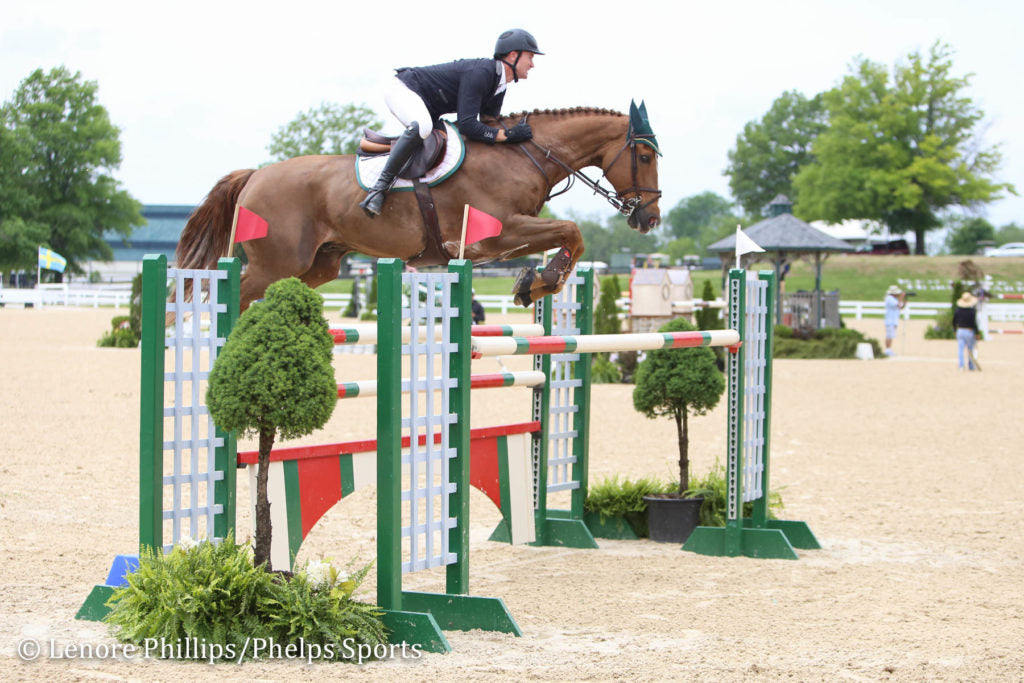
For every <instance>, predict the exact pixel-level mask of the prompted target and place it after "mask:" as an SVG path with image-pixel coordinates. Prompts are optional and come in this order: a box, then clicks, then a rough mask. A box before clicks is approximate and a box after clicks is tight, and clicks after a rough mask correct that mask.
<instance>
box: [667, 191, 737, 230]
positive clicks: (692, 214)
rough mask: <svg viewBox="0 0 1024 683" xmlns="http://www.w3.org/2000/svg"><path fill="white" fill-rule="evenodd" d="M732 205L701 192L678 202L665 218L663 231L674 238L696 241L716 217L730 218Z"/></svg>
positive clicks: (711, 193)
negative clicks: (686, 238)
mask: <svg viewBox="0 0 1024 683" xmlns="http://www.w3.org/2000/svg"><path fill="white" fill-rule="evenodd" d="M732 207H733V204H732V202H730V201H729V200H728V199H726V198H725V197H722V196H719V195H717V194H715V193H714V192H710V191H707V192H701V193H700V194H695V195H690V196H689V197H685V198H683V199H681V200H679V203H678V204H676V205H675V206H673V207H672V208H671V209H670V210H669V212H668V215H667V216H666V217H665V229H666V230H667V231H668V233H669V234H671V235H672V236H674V237H676V238H685V237H689V238H691V239H693V240H697V239H698V238H699V237H700V234H701V230H702V229H703V228H705V227H707V226H708V225H710V224H711V222H712V220H713V219H714V218H716V217H718V216H730V217H732Z"/></svg>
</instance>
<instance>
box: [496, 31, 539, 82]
mask: <svg viewBox="0 0 1024 683" xmlns="http://www.w3.org/2000/svg"><path fill="white" fill-rule="evenodd" d="M509 52H518V53H523V52H532V53H533V54H535V55H542V54H544V53H543V52H541V51H540V48H538V47H537V40H536V39H535V38H534V37H533V36H532V35H530V34H529V33H528V32H527V31H524V30H523V29H521V28H514V29H511V30H509V31H505V32H504V33H502V34H501V35H500V36H498V42H496V43H495V44H494V58H495V59H497V60H500V61H501V62H504V63H505V64H508V65H509V66H510V67H512V79H513V81H514V82H515V83H518V82H519V76H517V75H516V65H517V64H519V58H520V57H522V54H517V55H516V61H515V62H513V63H511V64H509V63H508V62H506V61H505V60H504V59H502V58H503V57H504V56H505V55H507V54H508V53H509Z"/></svg>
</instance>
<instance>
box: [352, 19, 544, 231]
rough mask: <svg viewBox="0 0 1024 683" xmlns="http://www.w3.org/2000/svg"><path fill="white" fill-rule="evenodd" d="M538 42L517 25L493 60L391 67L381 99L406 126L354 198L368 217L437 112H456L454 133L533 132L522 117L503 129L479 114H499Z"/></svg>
mask: <svg viewBox="0 0 1024 683" xmlns="http://www.w3.org/2000/svg"><path fill="white" fill-rule="evenodd" d="M542 54H544V53H543V52H541V51H540V48H538V47H537V41H536V40H535V39H534V37H533V36H532V35H530V34H529V33H528V32H526V31H524V30H523V29H521V28H514V29H511V30H509V31H505V32H504V33H502V34H501V35H500V36H498V40H497V42H496V43H495V45H494V58H493V59H459V60H456V61H454V62H446V63H444V64H435V65H433V66H418V67H402V68H400V69H396V72H395V77H394V78H393V79H391V81H390V83H389V85H388V89H387V92H386V93H385V95H384V101H385V103H386V104H387V106H388V110H389V111H390V112H391V114H392V115H393V116H394V117H395V118H396V119H398V120H399V122H401V124H402V125H403V126H405V131H404V132H403V133H402V134H401V136H399V138H398V140H396V141H395V143H394V144H393V145H392V146H391V153H390V155H389V156H388V160H387V162H386V163H385V164H384V170H383V171H381V174H380V177H379V178H378V179H377V182H376V183H375V184H374V185H373V187H371V188H370V189H369V190H368V191H367V194H366V198H365V199H363V201H361V202H359V206H360V207H362V209H363V211H365V212H366V215H368V216H369V217H370V218H375V217H377V216H379V215H380V213H381V211H382V210H383V208H384V198H385V196H386V195H387V192H388V190H390V189H391V186H392V185H394V183H395V179H396V178H397V177H398V174H399V173H401V172H402V169H403V168H404V167H405V165H406V164H407V163H408V162H409V160H410V159H412V157H413V154H415V152H416V150H418V149H419V148H420V147H422V146H423V141H424V140H426V139H427V137H428V136H429V135H430V131H431V130H432V129H434V128H442V129H443V124H442V123H441V122H440V117H441V116H442V115H443V114H455V115H456V121H457V123H458V126H459V133H461V134H462V135H463V136H464V137H466V138H469V139H470V140H479V141H481V142H486V143H488V144H494V143H495V142H508V143H516V142H525V141H526V140H529V139H530V138H532V137H533V131H532V130H530V124H528V123H526V121H521V122H519V123H517V124H515V125H514V126H511V127H510V128H508V129H507V130H505V129H503V128H492V127H491V126H488V125H486V124H484V123H482V122H481V121H480V116H481V115H484V116H494V117H497V116H499V115H500V114H501V104H502V102H503V100H504V99H505V88H506V87H507V86H508V84H509V83H510V82H512V83H518V82H519V79H523V80H525V79H526V78H527V76H528V75H529V73H530V69H532V68H533V56H534V55H542Z"/></svg>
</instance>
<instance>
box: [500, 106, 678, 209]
mask: <svg viewBox="0 0 1024 683" xmlns="http://www.w3.org/2000/svg"><path fill="white" fill-rule="evenodd" d="M523 120H524V121H525V120H526V119H525V118H524V119H523ZM529 142H530V143H531V144H532V145H533V146H534V147H536V148H537V150H539V151H540V152H541V153H542V154H543V155H544V159H546V160H548V161H551V162H552V163H554V164H555V165H556V166H559V167H560V168H561V169H562V170H563V171H565V172H566V174H567V177H566V185H565V187H563V188H562V189H561V190H559V191H558V192H553V191H552V190H554V184H553V183H551V181H550V180H548V174H547V172H546V171H545V170H544V167H543V166H542V165H541V164H540V162H539V161H537V159H536V158H534V156H533V155H532V154H530V150H528V149H527V148H526V145H524V144H520V145H519V149H521V150H523V153H524V154H525V155H526V156H527V158H528V159H529V160H530V161H532V162H533V165H534V166H536V167H537V170H538V171H540V172H541V174H543V176H544V179H545V180H547V181H548V192H547V197H546V198H545V199H544V203H546V202H549V201H551V200H552V199H553V198H555V197H557V196H559V195H562V194H565V193H566V192H568V191H569V189H570V188H572V186H573V184H575V182H576V180H579V181H580V182H581V183H583V184H584V185H586V186H587V187H589V188H590V189H591V190H593V191H594V194H599V195H601V196H602V197H604V198H605V200H606V201H607V202H608V203H609V204H611V205H612V206H613V207H615V210H616V211H618V212H619V213H620V214H622V215H623V216H625V217H626V218H629V217H631V216H632V215H633V214H634V213H636V212H638V211H642V210H644V209H646V208H647V207H648V206H650V205H651V204H653V203H654V202H656V201H658V199H659V198H661V190H659V189H658V188H656V187H642V186H641V185H640V183H639V181H638V180H637V174H638V173H639V169H638V161H637V154H638V150H637V145H640V144H645V143H643V142H640V141H638V140H637V136H636V135H634V133H633V124H632V123H630V125H629V131H628V132H627V133H626V142H625V143H624V144H623V145H622V148H621V149H619V151H618V152H617V153H616V154H615V157H614V158H612V161H611V163H609V164H608V166H607V167H605V168H602V169H601V172H602V175H601V178H600V179H599V180H593V179H591V178H590V177H588V176H587V175H586V174H585V173H583V172H582V171H577V170H576V169H574V168H572V167H571V166H569V164H567V163H565V162H564V161H562V160H561V159H559V158H558V157H556V156H555V155H554V153H552V151H551V150H550V149H547V148H544V147H542V146H541V145H540V144H538V143H537V141H536V140H534V139H533V138H531V139H530V140H529ZM645 146H646V145H645ZM627 149H628V150H629V152H630V153H629V159H630V172H631V177H632V181H633V184H632V186H631V187H629V188H627V189H625V190H622V191H621V192H614V191H613V190H614V188H613V189H612V190H608V189H605V188H604V186H602V185H601V180H607V178H608V172H609V171H611V169H612V167H613V166H615V163H616V162H617V161H618V160H619V158H620V157H621V156H622V153H623V152H625V151H626V150H627ZM609 182H611V181H609ZM644 192H649V193H651V194H653V195H654V196H653V197H652V198H651V199H649V200H648V201H646V202H644V198H643V193H644ZM630 194H633V195H634V196H632V197H628V196H627V195H630ZM641 202H643V203H641Z"/></svg>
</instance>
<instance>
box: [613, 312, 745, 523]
mask: <svg viewBox="0 0 1024 683" xmlns="http://www.w3.org/2000/svg"><path fill="white" fill-rule="evenodd" d="M693 329H696V328H694V326H693V325H692V324H690V323H689V322H688V321H687V320H686V319H685V318H676V319H674V320H671V321H669V322H668V323H666V324H665V325H662V327H661V329H660V330H659V332H683V331H687V330H693ZM724 391H725V377H724V376H723V375H722V373H721V372H720V371H719V369H718V366H717V365H716V363H715V354H714V352H713V351H712V350H711V349H710V348H708V347H699V348H690V349H657V350H654V351H648V352H647V358H645V359H644V360H643V361H642V362H641V363H640V365H639V366H638V368H637V372H636V387H635V388H634V389H633V407H635V408H636V409H637V410H638V411H639V412H641V413H643V414H644V415H646V416H647V417H649V418H655V417H666V416H667V417H673V418H675V421H676V434H677V438H678V446H679V488H678V490H677V491H676V492H674V493H671V494H663V495H660V496H649V497H646V498H644V500H645V501H646V502H647V522H648V527H649V529H650V537H651V540H653V541H663V542H673V543H682V542H684V541H685V540H686V539H687V538H688V537H689V535H690V532H692V531H693V529H694V528H696V526H697V523H698V515H699V512H700V504H701V499H700V498H684V497H683V495H684V493H685V492H686V491H687V490H688V489H689V488H690V456H689V450H690V437H689V424H688V420H689V416H690V415H691V414H692V415H703V414H705V413H707V412H708V411H709V410H711V409H712V408H714V407H715V406H716V405H718V401H719V399H720V398H721V397H722V393H723V392H724Z"/></svg>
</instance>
